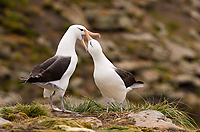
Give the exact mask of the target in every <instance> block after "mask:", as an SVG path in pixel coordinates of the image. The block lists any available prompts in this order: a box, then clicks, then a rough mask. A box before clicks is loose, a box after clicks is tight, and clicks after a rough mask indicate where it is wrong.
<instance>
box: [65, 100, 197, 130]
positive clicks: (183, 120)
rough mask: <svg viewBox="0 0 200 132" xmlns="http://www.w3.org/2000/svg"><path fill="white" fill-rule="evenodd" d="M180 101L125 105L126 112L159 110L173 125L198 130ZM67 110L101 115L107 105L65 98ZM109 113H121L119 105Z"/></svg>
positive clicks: (125, 103)
mask: <svg viewBox="0 0 200 132" xmlns="http://www.w3.org/2000/svg"><path fill="white" fill-rule="evenodd" d="M179 103H180V101H176V100H175V101H172V102H168V100H167V99H166V100H164V101H162V102H161V101H160V102H159V103H157V104H152V103H150V102H148V101H145V100H144V104H143V105H134V104H132V103H130V102H129V101H125V102H124V105H123V110H124V112H131V111H134V112H135V111H137V112H139V111H144V110H157V111H160V112H161V113H163V114H164V115H165V116H166V117H168V118H170V119H172V121H173V123H174V124H176V125H178V126H182V127H184V128H186V129H192V130H194V129H196V128H195V126H197V124H196V123H195V121H194V120H193V119H192V118H191V117H190V116H189V113H188V112H185V111H182V110H179V109H178V104H179ZM64 105H65V108H66V109H68V110H71V111H77V112H81V113H100V112H106V105H102V104H100V103H98V102H97V101H95V100H92V99H90V98H88V97H84V102H83V103H80V104H77V105H75V104H71V102H70V101H69V100H68V99H67V98H65V99H64ZM109 111H114V112H116V111H117V112H120V105H119V103H116V102H113V103H111V104H110V107H109Z"/></svg>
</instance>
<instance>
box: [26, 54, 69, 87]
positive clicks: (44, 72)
mask: <svg viewBox="0 0 200 132" xmlns="http://www.w3.org/2000/svg"><path fill="white" fill-rule="evenodd" d="M70 62H71V57H62V56H55V57H52V58H50V59H48V60H47V61H45V62H44V63H42V64H40V65H37V66H36V67H35V68H34V69H33V71H32V72H31V74H30V77H29V79H28V80H27V81H26V82H30V83H37V82H49V81H56V80H59V79H61V77H62V76H63V74H64V73H65V71H66V70H67V68H68V67H69V64H70Z"/></svg>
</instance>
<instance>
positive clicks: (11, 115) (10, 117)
mask: <svg viewBox="0 0 200 132" xmlns="http://www.w3.org/2000/svg"><path fill="white" fill-rule="evenodd" d="M15 118H16V115H15V114H9V115H8V120H9V121H14V120H15Z"/></svg>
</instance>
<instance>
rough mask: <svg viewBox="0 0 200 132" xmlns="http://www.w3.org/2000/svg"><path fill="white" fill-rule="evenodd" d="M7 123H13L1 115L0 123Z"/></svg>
mask: <svg viewBox="0 0 200 132" xmlns="http://www.w3.org/2000/svg"><path fill="white" fill-rule="evenodd" d="M6 123H11V122H10V121H9V120H5V119H3V118H1V117H0V125H3V124H6Z"/></svg>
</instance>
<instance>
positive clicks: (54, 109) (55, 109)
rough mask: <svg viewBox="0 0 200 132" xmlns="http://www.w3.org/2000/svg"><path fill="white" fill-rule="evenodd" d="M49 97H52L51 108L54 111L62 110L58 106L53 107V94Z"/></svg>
mask: <svg viewBox="0 0 200 132" xmlns="http://www.w3.org/2000/svg"><path fill="white" fill-rule="evenodd" d="M49 98H50V105H51V109H52V110H53V111H62V110H60V109H58V108H54V107H53V101H52V95H50V97H49Z"/></svg>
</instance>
